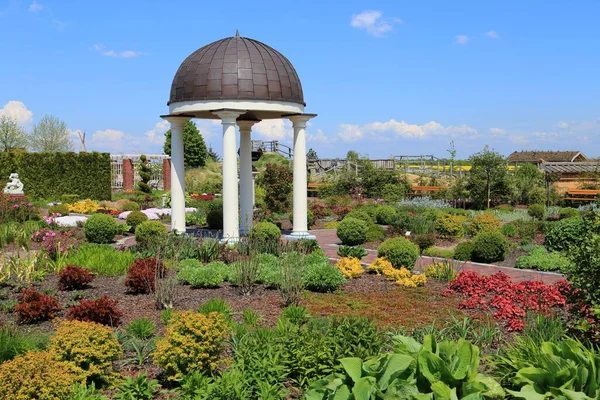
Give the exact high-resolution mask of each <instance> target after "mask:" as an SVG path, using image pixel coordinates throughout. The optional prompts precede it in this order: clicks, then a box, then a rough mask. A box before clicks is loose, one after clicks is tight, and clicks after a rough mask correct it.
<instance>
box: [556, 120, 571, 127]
mask: <svg viewBox="0 0 600 400" xmlns="http://www.w3.org/2000/svg"><path fill="white" fill-rule="evenodd" d="M556 127H557V128H559V129H567V128H568V127H569V124H568V123H566V122H565V121H559V122H558V123H557V124H556Z"/></svg>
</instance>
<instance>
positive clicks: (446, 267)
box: [425, 262, 457, 281]
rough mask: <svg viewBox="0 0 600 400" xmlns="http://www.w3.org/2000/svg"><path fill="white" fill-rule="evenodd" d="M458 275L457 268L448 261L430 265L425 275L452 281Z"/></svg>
mask: <svg viewBox="0 0 600 400" xmlns="http://www.w3.org/2000/svg"><path fill="white" fill-rule="evenodd" d="M456 275H457V273H456V270H455V269H454V267H453V266H452V265H451V264H449V263H448V262H436V263H433V264H430V265H428V266H427V268H426V269H425V276H426V277H428V278H434V279H444V280H448V281H451V280H452V279H454V278H455V277H456Z"/></svg>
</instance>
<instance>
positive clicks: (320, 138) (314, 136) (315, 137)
mask: <svg viewBox="0 0 600 400" xmlns="http://www.w3.org/2000/svg"><path fill="white" fill-rule="evenodd" d="M306 140H307V141H308V142H315V143H322V144H330V143H334V142H336V141H337V137H335V136H334V137H330V136H327V135H325V133H324V132H323V130H322V129H317V133H310V132H307V133H306Z"/></svg>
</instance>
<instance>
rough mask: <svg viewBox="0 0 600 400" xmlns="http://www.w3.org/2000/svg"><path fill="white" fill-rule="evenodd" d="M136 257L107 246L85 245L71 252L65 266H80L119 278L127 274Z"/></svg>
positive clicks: (128, 252) (125, 251)
mask: <svg viewBox="0 0 600 400" xmlns="http://www.w3.org/2000/svg"><path fill="white" fill-rule="evenodd" d="M134 261H135V256H134V255H133V254H132V253H131V252H130V251H127V250H124V251H120V250H117V249H115V248H114V247H112V246H110V245H107V244H91V243H84V244H82V245H81V246H79V247H78V248H77V250H75V251H72V252H69V253H68V255H67V258H66V259H65V265H78V266H80V267H85V268H87V269H89V270H91V271H94V272H95V273H97V274H98V275H102V276H118V275H122V274H124V273H126V272H127V268H129V266H130V265H131V264H132V263H133V262H134Z"/></svg>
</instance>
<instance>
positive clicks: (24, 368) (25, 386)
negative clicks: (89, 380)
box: [0, 351, 85, 400]
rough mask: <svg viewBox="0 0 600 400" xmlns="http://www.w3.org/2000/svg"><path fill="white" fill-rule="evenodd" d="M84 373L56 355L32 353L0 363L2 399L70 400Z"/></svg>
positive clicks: (41, 352) (83, 377) (83, 379)
mask: <svg viewBox="0 0 600 400" xmlns="http://www.w3.org/2000/svg"><path fill="white" fill-rule="evenodd" d="M83 381H85V373H84V372H83V371H82V370H81V369H80V368H77V367H76V366H75V365H74V364H73V363H70V362H65V361H58V360H57V359H56V355H55V354H54V353H51V352H48V351H31V352H28V353H26V354H24V355H21V356H18V357H15V358H14V359H13V360H11V361H7V362H5V363H2V364H0V399H2V400H31V399H37V400H58V399H69V398H71V397H70V396H71V395H72V394H73V387H74V385H75V384H77V383H82V382H83Z"/></svg>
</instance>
